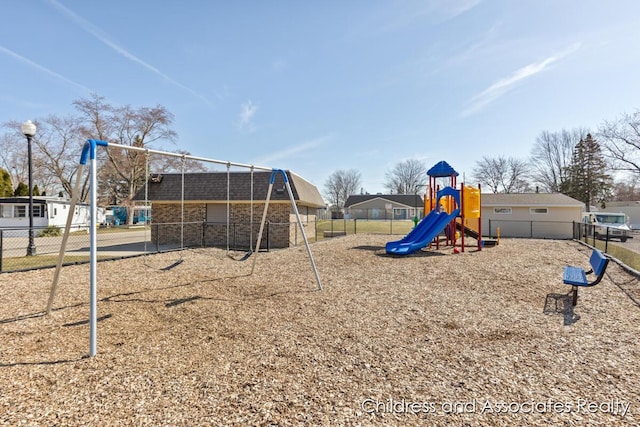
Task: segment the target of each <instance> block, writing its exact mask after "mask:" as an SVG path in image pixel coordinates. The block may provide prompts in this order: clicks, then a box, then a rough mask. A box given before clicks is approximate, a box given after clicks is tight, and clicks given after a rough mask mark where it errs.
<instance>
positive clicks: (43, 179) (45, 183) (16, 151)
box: [0, 120, 60, 194]
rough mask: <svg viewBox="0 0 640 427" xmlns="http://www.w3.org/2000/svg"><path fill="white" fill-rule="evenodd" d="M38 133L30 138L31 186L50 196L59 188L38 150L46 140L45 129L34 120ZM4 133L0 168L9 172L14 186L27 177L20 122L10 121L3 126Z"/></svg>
mask: <svg viewBox="0 0 640 427" xmlns="http://www.w3.org/2000/svg"><path fill="white" fill-rule="evenodd" d="M35 124H36V126H37V129H38V131H37V132H36V135H35V136H34V137H33V138H32V173H33V185H34V188H35V187H36V186H37V187H38V188H39V189H40V191H41V192H44V193H47V194H51V193H52V192H54V190H55V191H57V190H58V189H59V188H60V186H59V184H58V181H57V179H56V177H55V176H54V175H52V174H51V172H50V170H49V169H48V168H47V167H46V166H47V162H46V160H47V159H46V157H45V156H43V153H42V152H41V151H40V150H39V148H40V146H41V144H42V141H43V140H46V139H47V127H46V124H45V123H43V122H42V121H38V120H35ZM3 128H5V129H6V132H5V133H4V134H3V135H2V136H1V137H0V167H2V168H4V169H5V170H7V172H9V175H10V176H11V181H12V183H13V185H14V186H16V187H17V186H18V185H19V184H20V183H21V182H22V183H26V182H27V181H28V176H29V164H28V157H27V140H26V138H25V136H24V135H23V134H22V131H21V129H20V122H18V121H16V120H11V121H8V122H6V123H4V124H3Z"/></svg>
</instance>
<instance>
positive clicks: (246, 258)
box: [227, 250, 253, 261]
mask: <svg viewBox="0 0 640 427" xmlns="http://www.w3.org/2000/svg"><path fill="white" fill-rule="evenodd" d="M251 255H253V251H251V250H250V251H249V252H247V253H245V254H244V255H242V256H241V257H240V258H234V257H232V256H231V255H229V254H227V256H228V257H229V258H231V259H232V260H234V261H246V260H248V259H249V257H250V256H251Z"/></svg>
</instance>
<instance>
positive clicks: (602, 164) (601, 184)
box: [562, 133, 613, 211]
mask: <svg viewBox="0 0 640 427" xmlns="http://www.w3.org/2000/svg"><path fill="white" fill-rule="evenodd" d="M607 169H608V167H607V162H606V161H605V159H604V155H603V154H602V149H601V147H600V144H598V142H597V141H596V140H595V139H593V137H592V136H591V134H590V133H588V134H587V136H586V138H584V139H580V142H578V144H576V146H575V148H574V150H573V155H572V158H571V164H570V165H569V166H568V167H567V180H566V182H565V183H564V185H562V192H563V193H565V194H566V195H568V196H571V197H573V198H574V199H577V200H580V201H581V202H584V204H585V205H586V209H587V211H589V210H590V206H591V204H592V203H600V204H601V205H603V204H604V202H605V200H606V199H607V198H608V197H609V195H610V193H611V189H612V186H613V183H612V178H611V175H609V174H608V173H607Z"/></svg>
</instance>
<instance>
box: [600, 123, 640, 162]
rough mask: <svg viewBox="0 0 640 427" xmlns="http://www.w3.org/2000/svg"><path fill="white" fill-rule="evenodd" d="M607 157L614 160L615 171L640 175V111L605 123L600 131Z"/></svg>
mask: <svg viewBox="0 0 640 427" xmlns="http://www.w3.org/2000/svg"><path fill="white" fill-rule="evenodd" d="M598 137H599V139H601V140H603V142H604V144H603V145H604V149H605V153H606V155H607V156H608V157H609V158H611V159H612V160H613V165H612V167H613V169H614V170H618V171H626V172H631V173H633V174H640V111H636V112H635V113H633V114H624V115H623V116H622V118H620V119H618V120H616V121H613V122H607V121H605V122H604V124H603V125H602V126H600V130H599V135H598Z"/></svg>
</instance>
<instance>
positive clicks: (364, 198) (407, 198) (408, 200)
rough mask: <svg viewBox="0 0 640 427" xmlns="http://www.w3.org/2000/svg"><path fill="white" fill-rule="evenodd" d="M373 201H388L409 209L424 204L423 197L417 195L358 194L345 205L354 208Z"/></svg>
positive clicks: (350, 197)
mask: <svg viewBox="0 0 640 427" xmlns="http://www.w3.org/2000/svg"><path fill="white" fill-rule="evenodd" d="M373 199H384V200H388V201H390V202H392V203H394V204H397V205H404V206H409V207H414V206H422V205H423V204H424V202H423V200H422V196H417V195H415V194H357V195H352V196H349V197H348V198H347V201H346V202H345V203H344V207H345V208H353V207H354V206H355V205H358V204H360V203H364V202H368V201H369V200H373Z"/></svg>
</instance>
